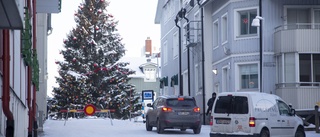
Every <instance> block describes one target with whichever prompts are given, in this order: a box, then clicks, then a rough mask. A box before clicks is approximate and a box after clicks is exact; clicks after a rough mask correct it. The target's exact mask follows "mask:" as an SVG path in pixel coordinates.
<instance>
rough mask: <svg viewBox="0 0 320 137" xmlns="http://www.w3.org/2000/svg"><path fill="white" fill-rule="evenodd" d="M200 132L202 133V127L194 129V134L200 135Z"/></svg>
mask: <svg viewBox="0 0 320 137" xmlns="http://www.w3.org/2000/svg"><path fill="white" fill-rule="evenodd" d="M200 132H201V125H200V126H198V127H197V128H194V129H193V133H194V134H200Z"/></svg>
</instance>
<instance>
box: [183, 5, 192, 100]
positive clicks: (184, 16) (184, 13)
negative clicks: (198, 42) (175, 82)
mask: <svg viewBox="0 0 320 137" xmlns="http://www.w3.org/2000/svg"><path fill="white" fill-rule="evenodd" d="M186 13H187V10H186V9H185V8H183V9H182V16H183V18H184V19H185V20H186V21H187V33H188V34H187V39H188V40H189V37H190V36H189V28H190V27H189V25H190V24H189V19H188V18H187V17H186ZM187 60H188V95H189V96H190V95H191V92H190V47H189V46H187Z"/></svg>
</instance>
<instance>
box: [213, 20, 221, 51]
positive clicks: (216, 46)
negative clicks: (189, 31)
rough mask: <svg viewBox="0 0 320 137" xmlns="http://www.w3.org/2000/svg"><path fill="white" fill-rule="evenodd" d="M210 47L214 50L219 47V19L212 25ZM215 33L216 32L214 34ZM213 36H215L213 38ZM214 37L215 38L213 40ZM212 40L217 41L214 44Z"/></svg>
mask: <svg viewBox="0 0 320 137" xmlns="http://www.w3.org/2000/svg"><path fill="white" fill-rule="evenodd" d="M215 28H217V30H215ZM212 29H213V31H212V47H213V49H216V48H218V47H219V34H220V33H219V19H216V20H215V21H213V23H212ZM215 31H217V32H215ZM215 34H217V36H215ZM215 37H216V38H215ZM214 40H217V41H216V42H215V41H214Z"/></svg>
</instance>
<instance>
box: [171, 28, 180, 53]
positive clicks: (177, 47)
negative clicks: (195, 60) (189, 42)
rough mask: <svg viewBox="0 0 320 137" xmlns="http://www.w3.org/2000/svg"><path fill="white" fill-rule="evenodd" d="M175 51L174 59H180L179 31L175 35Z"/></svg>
mask: <svg viewBox="0 0 320 137" xmlns="http://www.w3.org/2000/svg"><path fill="white" fill-rule="evenodd" d="M172 48H173V50H172V52H173V54H172V55H173V58H177V57H178V54H179V52H178V51H179V35H178V31H177V32H175V33H174V34H173V47H172Z"/></svg>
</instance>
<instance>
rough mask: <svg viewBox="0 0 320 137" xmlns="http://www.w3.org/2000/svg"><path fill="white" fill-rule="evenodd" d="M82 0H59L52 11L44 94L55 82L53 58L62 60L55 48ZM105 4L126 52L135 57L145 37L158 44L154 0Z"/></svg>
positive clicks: (71, 26)
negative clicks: (57, 7)
mask: <svg viewBox="0 0 320 137" xmlns="http://www.w3.org/2000/svg"><path fill="white" fill-rule="evenodd" d="M82 1H83V0H62V9H61V13H59V14H52V21H51V23H52V27H53V31H52V34H51V35H49V37H48V89H47V90H48V94H49V95H51V91H52V87H53V86H57V84H56V83H55V78H54V76H58V73H57V71H58V67H57V64H55V61H56V60H63V57H62V55H61V54H59V50H61V49H62V47H63V46H62V45H63V39H66V38H67V34H68V33H69V31H70V30H71V29H72V28H73V27H75V25H76V24H75V21H74V13H75V11H76V10H77V7H78V6H79V5H80V3H82ZM109 1H110V5H109V7H107V10H108V11H109V13H111V14H112V15H113V16H114V18H115V20H118V21H119V24H118V26H117V28H118V32H119V34H120V35H121V37H122V38H123V41H122V43H123V44H125V47H126V49H127V52H126V56H129V57H139V56H140V55H141V49H142V47H143V46H144V45H145V40H146V39H147V37H150V38H151V40H152V46H156V47H160V25H159V24H155V23H154V18H155V13H156V7H157V0H138V1H137V0H109Z"/></svg>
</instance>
